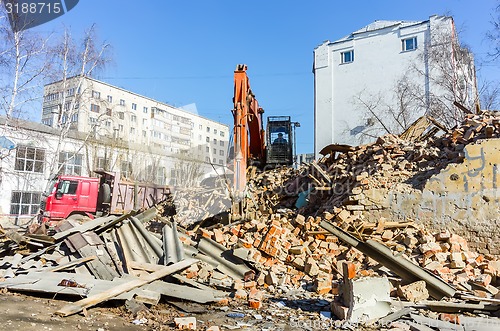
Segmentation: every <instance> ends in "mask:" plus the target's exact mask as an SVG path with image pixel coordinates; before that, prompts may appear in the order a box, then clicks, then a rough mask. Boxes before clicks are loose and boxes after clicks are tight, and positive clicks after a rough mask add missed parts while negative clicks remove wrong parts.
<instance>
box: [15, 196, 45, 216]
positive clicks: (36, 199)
mask: <svg viewBox="0 0 500 331" xmlns="http://www.w3.org/2000/svg"><path fill="white" fill-rule="evenodd" d="M28 194H29V201H26V199H25V197H26V195H28ZM16 196H18V197H19V199H16V201H14V198H15V197H16ZM17 200H19V201H17ZM41 201H42V192H38V191H20V190H12V191H11V196H10V215H35V214H36V213H37V212H38V210H39V209H40V202H41ZM23 207H24V208H28V210H27V213H24V212H23Z"/></svg>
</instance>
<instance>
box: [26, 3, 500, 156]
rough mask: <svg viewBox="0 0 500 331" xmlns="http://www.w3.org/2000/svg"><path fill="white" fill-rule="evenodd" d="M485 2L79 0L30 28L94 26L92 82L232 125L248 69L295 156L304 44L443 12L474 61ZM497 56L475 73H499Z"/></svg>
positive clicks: (307, 53)
mask: <svg viewBox="0 0 500 331" xmlns="http://www.w3.org/2000/svg"><path fill="white" fill-rule="evenodd" d="M497 3H498V2H497V1H493V0H479V1H472V0H455V1H451V0H448V1H446V0H419V1H416V0H415V1H410V0H407V1H402V0H397V1H396V0H378V1H326V0H315V1H295V0H287V1H284V0H283V1H282V0H268V1H262V0H254V1H245V2H243V1H235V0H232V1H229V0H223V1H218V0H213V1H201V0H199V1H192V0H184V1H168V0H163V1H160V0H155V1H153V0H151V1H123V0H105V1H102V0H80V3H79V4H78V5H77V6H76V7H75V8H74V9H73V10H72V11H70V12H69V13H67V14H66V15H64V16H62V17H59V18H58V19H56V20H54V21H52V22H49V23H46V24H44V25H42V26H39V27H37V28H34V29H35V30H36V31H37V32H41V33H49V32H50V31H57V30H60V29H61V28H62V27H63V26H66V27H69V28H71V30H72V33H73V35H74V36H75V37H78V36H80V35H81V33H82V31H83V30H84V29H85V28H88V27H89V26H90V25H92V24H93V23H95V24H96V27H97V31H98V35H99V37H100V39H101V40H103V41H106V42H109V43H110V44H111V45H112V47H113V51H112V57H113V63H112V64H111V65H110V66H109V67H108V68H107V70H106V71H105V72H103V73H102V74H100V76H99V77H97V78H98V79H101V80H103V81H106V82H108V83H110V84H113V85H116V86H119V87H122V88H125V89H128V90H131V91H134V92H136V93H139V94H142V95H145V96H148V97H151V98H154V99H157V100H159V101H163V102H166V103H169V104H171V105H174V106H183V105H187V104H191V103H196V105H197V109H198V113H199V114H200V115H202V116H205V117H208V118H211V119H214V120H217V121H220V122H223V123H225V124H228V125H229V126H230V127H231V126H232V115H231V112H230V110H231V108H232V100H231V99H232V93H233V71H234V69H235V67H236V65H237V64H238V63H245V64H247V65H248V75H249V77H250V83H251V86H252V89H253V91H254V93H255V94H256V96H257V99H258V100H259V103H260V104H261V106H262V107H263V108H264V109H265V111H266V112H265V115H266V116H273V115H290V116H292V119H293V120H294V121H298V122H300V123H301V124H302V126H301V128H298V129H297V152H298V153H306V152H312V151H313V139H314V138H313V132H314V127H313V116H314V108H313V88H314V87H313V78H314V77H313V74H312V63H313V50H314V48H315V47H316V46H317V45H319V44H320V43H322V42H323V41H324V40H331V41H333V40H337V39H340V38H342V37H344V36H346V35H348V34H349V33H350V32H352V31H355V30H357V29H359V28H361V27H363V26H365V25H368V24H369V23H371V22H373V21H375V20H409V21H420V20H426V19H428V18H429V16H431V15H434V14H437V15H451V16H453V17H454V19H455V24H456V26H457V28H458V29H459V30H460V31H461V34H460V39H461V41H462V42H463V43H465V44H467V45H469V46H470V47H471V49H472V51H473V52H474V54H475V57H476V63H477V65H478V66H480V65H481V64H482V63H483V62H484V59H485V58H486V53H487V51H488V42H487V41H486V39H485V34H486V32H487V31H488V30H489V29H491V24H490V21H491V19H492V16H491V15H492V14H493V13H494V8H495V6H496V4H497ZM498 69H499V65H498V62H497V63H496V64H491V63H490V64H488V65H487V66H485V67H484V68H481V70H480V71H479V73H478V75H479V78H480V79H482V78H485V77H486V78H487V79H489V80H494V79H496V77H498V72H499V70H498Z"/></svg>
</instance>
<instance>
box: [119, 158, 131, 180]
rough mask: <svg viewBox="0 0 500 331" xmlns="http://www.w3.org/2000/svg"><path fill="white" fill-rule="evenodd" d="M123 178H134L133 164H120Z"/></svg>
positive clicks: (123, 162)
mask: <svg viewBox="0 0 500 331" xmlns="http://www.w3.org/2000/svg"><path fill="white" fill-rule="evenodd" d="M120 172H121V176H122V177H125V178H131V177H130V176H132V162H128V161H122V162H121V164H120Z"/></svg>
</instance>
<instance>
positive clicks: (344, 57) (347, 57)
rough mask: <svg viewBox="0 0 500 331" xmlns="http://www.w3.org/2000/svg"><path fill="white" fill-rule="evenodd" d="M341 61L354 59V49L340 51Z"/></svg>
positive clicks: (349, 61)
mask: <svg viewBox="0 0 500 331" xmlns="http://www.w3.org/2000/svg"><path fill="white" fill-rule="evenodd" d="M340 61H341V63H351V62H353V61H354V50H352V49H351V50H350V51H347V52H342V53H340Z"/></svg>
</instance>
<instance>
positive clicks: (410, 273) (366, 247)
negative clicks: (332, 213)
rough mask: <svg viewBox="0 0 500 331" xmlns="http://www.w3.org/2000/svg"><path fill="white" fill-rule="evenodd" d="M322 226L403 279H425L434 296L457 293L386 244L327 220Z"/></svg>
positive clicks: (430, 292)
mask: <svg viewBox="0 0 500 331" xmlns="http://www.w3.org/2000/svg"><path fill="white" fill-rule="evenodd" d="M320 226H321V227H322V228H324V229H325V230H328V231H329V232H331V233H332V234H334V235H335V236H337V237H338V238H339V239H340V240H342V241H344V242H345V243H347V244H349V245H351V246H353V247H355V248H356V249H358V250H359V251H361V252H362V253H364V254H366V255H368V256H369V257H371V258H372V259H374V260H375V261H377V262H379V263H380V264H382V265H384V266H385V267H387V268H389V269H390V270H391V271H393V272H394V273H395V274H397V275H398V276H399V277H401V278H402V279H403V280H405V281H407V282H416V281H419V280H423V281H425V283H426V284H427V290H428V291H429V294H430V295H431V296H432V297H433V298H435V299H438V300H440V299H442V298H443V297H453V296H454V295H455V293H456V289H455V288H454V287H452V286H450V285H449V284H448V283H446V282H445V281H443V280H442V279H440V278H438V277H436V276H435V275H433V274H431V273H430V272H428V271H427V270H425V269H423V268H421V267H420V266H418V265H416V264H414V263H413V262H411V261H410V260H408V259H406V258H404V257H403V256H401V255H400V256H394V255H393V253H392V251H391V250H390V249H389V248H388V247H386V246H385V245H382V244H380V243H378V242H376V241H374V240H367V241H366V242H362V241H360V240H358V239H356V238H354V237H353V236H351V235H350V234H349V233H347V232H345V231H344V230H342V229H340V228H339V227H337V226H335V225H334V224H331V223H329V222H326V221H322V222H321V223H320Z"/></svg>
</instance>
